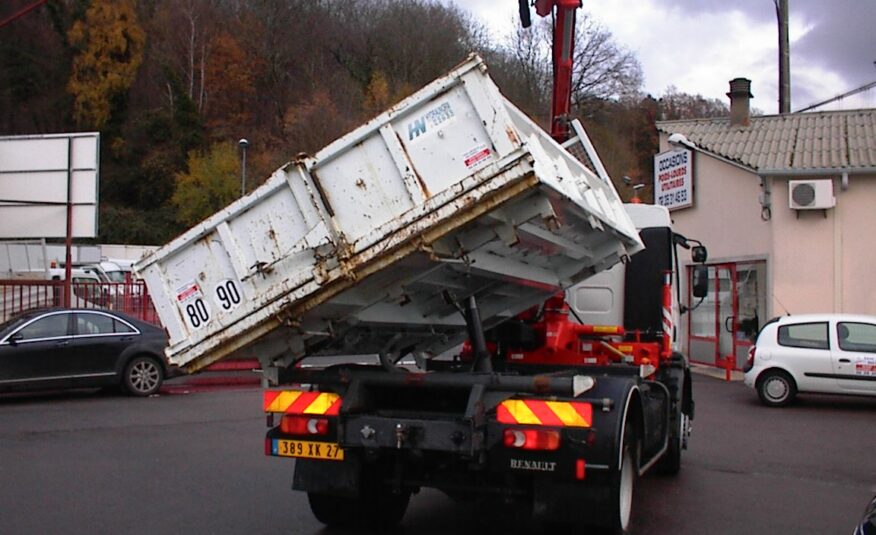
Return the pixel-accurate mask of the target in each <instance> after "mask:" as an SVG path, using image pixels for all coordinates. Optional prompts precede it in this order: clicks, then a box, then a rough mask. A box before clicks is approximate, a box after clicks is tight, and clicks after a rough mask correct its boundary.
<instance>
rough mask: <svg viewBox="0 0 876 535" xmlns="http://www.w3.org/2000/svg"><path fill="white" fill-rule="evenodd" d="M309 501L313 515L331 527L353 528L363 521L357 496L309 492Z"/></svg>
mask: <svg viewBox="0 0 876 535" xmlns="http://www.w3.org/2000/svg"><path fill="white" fill-rule="evenodd" d="M307 501H308V502H310V511H311V512H312V513H313V516H315V517H316V519H317V520H319V521H320V522H322V523H323V524H325V525H326V526H328V527H330V528H353V527H356V526H357V525H358V524H359V523H360V522H361V518H360V517H359V503H358V500H356V499H355V498H349V497H346V496H332V495H329V494H319V493H315V492H308V493H307Z"/></svg>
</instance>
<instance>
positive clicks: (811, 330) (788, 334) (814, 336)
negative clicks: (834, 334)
mask: <svg viewBox="0 0 876 535" xmlns="http://www.w3.org/2000/svg"><path fill="white" fill-rule="evenodd" d="M779 345H781V346H788V347H803V348H807V349H830V343H829V342H828V340H827V322H817V323H794V324H791V325H782V326H781V327H779Z"/></svg>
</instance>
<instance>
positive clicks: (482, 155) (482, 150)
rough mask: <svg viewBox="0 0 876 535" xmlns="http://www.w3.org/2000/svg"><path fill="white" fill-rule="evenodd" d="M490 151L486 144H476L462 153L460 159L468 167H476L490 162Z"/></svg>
mask: <svg viewBox="0 0 876 535" xmlns="http://www.w3.org/2000/svg"><path fill="white" fill-rule="evenodd" d="M491 155H492V152H491V151H490V149H489V147H487V146H486V145H478V146H477V147H475V148H473V149H471V150H470V151H468V152H466V153H465V154H463V155H462V160H463V162H465V166H466V167H467V168H469V169H477V168H478V167H483V166H484V165H486V164H487V163H489V162H491V161H492V160H493V159H492V158H491Z"/></svg>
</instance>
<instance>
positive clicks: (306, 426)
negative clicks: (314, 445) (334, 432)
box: [280, 414, 329, 435]
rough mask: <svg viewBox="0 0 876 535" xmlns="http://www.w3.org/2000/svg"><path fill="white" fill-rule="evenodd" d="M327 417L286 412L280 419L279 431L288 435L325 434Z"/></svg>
mask: <svg viewBox="0 0 876 535" xmlns="http://www.w3.org/2000/svg"><path fill="white" fill-rule="evenodd" d="M328 428H329V425H328V419H327V418H313V417H311V416H300V415H290V414H286V415H284V416H283V418H282V419H281V420H280V431H282V432H284V433H286V434H289V435H326V434H328Z"/></svg>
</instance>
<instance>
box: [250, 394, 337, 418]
mask: <svg viewBox="0 0 876 535" xmlns="http://www.w3.org/2000/svg"><path fill="white" fill-rule="evenodd" d="M264 405H265V412H279V413H284V414H317V415H325V416H337V414H338V411H339V410H341V396H339V395H337V394H334V393H331V392H302V391H300V390H265V392H264Z"/></svg>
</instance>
